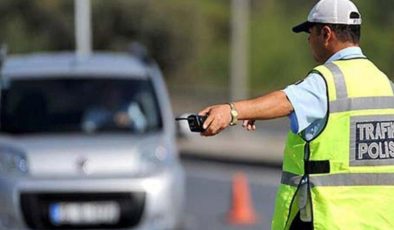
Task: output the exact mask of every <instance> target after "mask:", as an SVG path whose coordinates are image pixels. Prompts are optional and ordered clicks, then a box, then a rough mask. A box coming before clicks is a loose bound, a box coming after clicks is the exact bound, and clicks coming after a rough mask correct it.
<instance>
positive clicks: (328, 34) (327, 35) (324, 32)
mask: <svg viewBox="0 0 394 230" xmlns="http://www.w3.org/2000/svg"><path fill="white" fill-rule="evenodd" d="M320 33H321V36H322V37H323V40H324V45H328V42H329V41H330V40H331V39H332V38H333V35H334V31H333V30H332V29H331V27H329V26H327V25H325V26H323V27H322V28H321V31H320Z"/></svg>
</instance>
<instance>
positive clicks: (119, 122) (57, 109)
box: [1, 78, 162, 134]
mask: <svg viewBox="0 0 394 230" xmlns="http://www.w3.org/2000/svg"><path fill="white" fill-rule="evenodd" d="M4 88H5V89H3V90H2V95H1V131H2V132H7V133H13V134H20V133H51V132H83V133H102V132H133V133H145V132H149V131H157V130H160V129H161V128H162V121H161V116H160V111H159V108H158V103H157V98H156V95H155V93H154V90H153V86H152V84H151V81H150V80H146V79H130V78H128V79H125V78H53V79H51V78H45V79H37V78H33V79H29V80H25V79H18V80H12V81H10V82H8V83H7V87H4Z"/></svg>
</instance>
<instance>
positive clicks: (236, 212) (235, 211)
mask: <svg viewBox="0 0 394 230" xmlns="http://www.w3.org/2000/svg"><path fill="white" fill-rule="evenodd" d="M227 220H228V222H229V223H230V224H241V225H249V224H255V223H256V214H255V211H254V208H253V205H252V201H251V198H250V193H249V187H248V180H247V178H246V175H245V174H244V173H242V172H238V173H236V174H235V175H234V176H233V186H232V204H231V210H230V211H229V213H228V214H227Z"/></svg>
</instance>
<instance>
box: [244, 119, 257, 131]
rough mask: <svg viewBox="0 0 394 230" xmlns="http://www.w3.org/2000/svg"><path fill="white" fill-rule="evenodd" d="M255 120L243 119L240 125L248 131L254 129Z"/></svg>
mask: <svg viewBox="0 0 394 230" xmlns="http://www.w3.org/2000/svg"><path fill="white" fill-rule="evenodd" d="M255 121H256V120H244V121H243V123H242V127H244V128H245V129H246V130H248V131H255V130H256V125H255V124H254V123H255Z"/></svg>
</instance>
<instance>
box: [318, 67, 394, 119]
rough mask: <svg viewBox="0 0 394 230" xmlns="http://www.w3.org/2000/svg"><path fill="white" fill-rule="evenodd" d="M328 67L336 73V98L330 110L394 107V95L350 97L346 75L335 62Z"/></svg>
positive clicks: (342, 110)
mask: <svg viewBox="0 0 394 230" xmlns="http://www.w3.org/2000/svg"><path fill="white" fill-rule="evenodd" d="M325 66H326V67H327V69H329V70H330V71H331V73H332V74H333V75H334V83H335V88H336V100H335V101H331V102H330V112H331V113H338V112H344V111H349V110H350V109H352V110H366V109H384V108H387V109H388V108H394V97H392V96H387V97H361V98H348V95H347V87H346V82H345V77H344V75H343V73H342V71H341V69H339V68H338V66H337V65H336V64H334V63H327V64H325ZM391 89H392V91H393V92H394V84H393V83H392V82H391Z"/></svg>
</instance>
